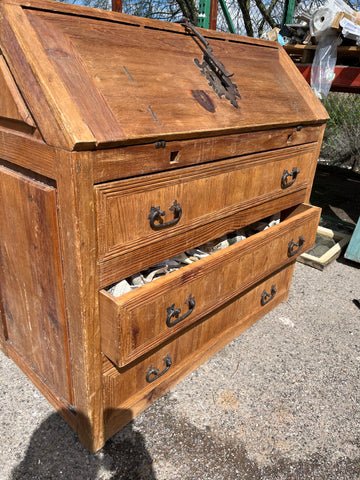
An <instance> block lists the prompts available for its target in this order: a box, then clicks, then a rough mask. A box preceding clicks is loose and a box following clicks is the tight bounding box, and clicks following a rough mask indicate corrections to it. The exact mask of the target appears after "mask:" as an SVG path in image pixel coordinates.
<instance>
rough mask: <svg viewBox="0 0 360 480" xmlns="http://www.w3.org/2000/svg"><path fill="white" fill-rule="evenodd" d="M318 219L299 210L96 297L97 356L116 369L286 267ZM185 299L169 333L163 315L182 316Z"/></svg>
mask: <svg viewBox="0 0 360 480" xmlns="http://www.w3.org/2000/svg"><path fill="white" fill-rule="evenodd" d="M319 219H320V209H319V208H316V207H304V208H299V209H297V210H296V211H295V212H292V214H291V215H290V216H289V218H287V219H286V220H284V221H282V222H281V224H280V225H276V226H274V227H272V228H270V229H268V230H265V231H263V232H260V233H258V234H255V235H253V236H252V237H250V238H248V239H246V240H243V241H242V242H240V243H238V244H236V245H233V246H230V247H228V248H226V249H224V250H221V251H219V252H217V253H215V254H213V255H211V256H210V257H207V258H204V259H202V260H200V261H198V262H196V263H194V264H192V265H188V266H186V267H183V268H181V269H180V270H177V271H176V272H172V273H171V274H170V275H166V276H164V277H162V278H160V279H157V280H156V281H155V282H152V283H150V284H148V285H145V286H144V287H141V288H139V289H136V290H134V291H132V292H129V293H127V294H126V295H123V296H121V297H119V298H114V297H113V296H112V295H110V294H109V293H107V292H106V291H102V292H101V293H100V321H101V327H102V328H101V336H102V350H103V352H104V353H105V355H107V356H108V357H109V358H110V359H111V361H112V362H114V363H115V364H116V365H118V366H120V367H121V366H124V365H126V364H128V363H130V362H131V361H132V360H134V359H136V358H137V357H140V356H142V355H143V354H144V353H146V352H148V351H150V350H151V349H153V348H155V347H157V346H158V345H159V344H161V343H163V342H164V341H166V340H168V339H169V338H171V337H173V336H174V335H176V333H177V332H178V331H180V330H183V329H184V328H186V327H188V326H189V325H190V324H192V323H194V322H196V321H197V320H198V319H199V318H201V317H202V316H204V315H206V314H209V313H210V312H211V311H212V310H216V309H217V308H219V306H221V305H222V304H223V303H226V302H227V301H228V300H230V299H231V298H233V297H234V296H236V295H237V294H239V293H240V292H241V291H243V290H246V289H247V288H249V287H250V286H251V285H253V284H255V283H257V282H258V281H260V279H261V278H262V277H264V276H265V275H269V274H271V273H272V272H273V271H274V270H276V269H277V268H279V266H283V265H285V264H287V263H289V262H291V261H292V260H293V259H294V257H295V256H292V257H289V255H288V245H289V242H291V241H294V242H298V239H299V238H300V237H303V238H304V241H305V242H304V244H303V246H302V247H301V248H299V249H298V250H297V253H296V256H297V255H299V254H300V253H302V252H304V251H305V250H308V249H309V248H311V246H312V245H313V243H314V241H315V232H316V228H317V226H318V224H319ZM190 295H191V296H192V297H193V298H194V299H195V301H196V306H195V308H194V311H193V312H192V313H191V315H190V316H189V317H188V318H186V320H185V321H183V322H181V323H179V324H178V325H176V326H175V327H171V328H169V327H168V326H167V325H166V318H167V309H168V308H169V307H170V306H171V305H175V306H176V308H181V310H182V313H181V314H182V315H183V314H184V313H185V312H186V311H187V310H188V309H189V307H188V306H187V304H186V301H187V299H188V298H189V296H190Z"/></svg>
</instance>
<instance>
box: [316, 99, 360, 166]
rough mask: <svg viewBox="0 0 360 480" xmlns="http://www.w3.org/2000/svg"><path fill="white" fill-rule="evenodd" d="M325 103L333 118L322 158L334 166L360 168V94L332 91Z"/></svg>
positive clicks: (326, 136) (329, 125) (328, 128)
mask: <svg viewBox="0 0 360 480" xmlns="http://www.w3.org/2000/svg"><path fill="white" fill-rule="evenodd" d="M324 105H325V107H326V109H327V111H328V113H329V115H330V120H329V121H328V124H327V127H326V131H325V137H324V143H323V146H322V150H321V157H322V158H323V159H324V160H325V161H327V162H328V163H331V164H333V165H339V166H343V167H346V168H352V169H353V170H355V171H360V95H356V94H349V93H335V92H332V93H330V94H329V96H328V98H327V99H326V100H325V101H324Z"/></svg>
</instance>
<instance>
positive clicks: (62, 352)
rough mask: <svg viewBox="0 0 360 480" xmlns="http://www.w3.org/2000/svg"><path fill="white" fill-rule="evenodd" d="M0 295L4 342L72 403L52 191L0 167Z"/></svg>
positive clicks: (54, 194)
mask: <svg viewBox="0 0 360 480" xmlns="http://www.w3.org/2000/svg"><path fill="white" fill-rule="evenodd" d="M0 212H1V215H0V231H1V244H0V259H1V264H0V266H1V297H2V301H3V311H4V317H5V323H6V336H7V342H8V343H9V344H10V345H11V346H12V347H13V348H14V350H16V352H17V353H18V354H19V355H20V356H22V357H23V358H24V361H25V362H26V363H27V365H28V366H29V367H30V368H31V369H32V370H34V371H35V372H36V373H37V374H38V375H39V376H40V377H41V378H42V379H43V381H46V383H47V384H48V385H49V386H50V387H51V389H53V390H54V392H56V395H58V396H60V397H63V398H64V399H65V400H67V401H69V402H70V401H71V391H70V378H69V369H70V364H69V362H70V358H69V351H68V331H67V325H66V320H65V310H64V309H65V306H64V298H63V290H62V284H63V276H62V266H61V257H60V250H59V231H58V224H57V209H56V192H55V189H54V188H53V187H51V186H48V185H45V184H43V183H40V182H38V181H35V180H32V179H30V178H28V177H25V176H24V175H22V174H20V173H18V172H15V171H12V170H10V169H8V168H5V167H3V166H0Z"/></svg>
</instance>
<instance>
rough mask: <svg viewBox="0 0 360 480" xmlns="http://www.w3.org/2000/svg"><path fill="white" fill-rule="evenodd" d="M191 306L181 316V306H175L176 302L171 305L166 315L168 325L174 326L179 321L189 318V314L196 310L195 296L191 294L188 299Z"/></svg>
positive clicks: (187, 301)
mask: <svg viewBox="0 0 360 480" xmlns="http://www.w3.org/2000/svg"><path fill="white" fill-rule="evenodd" d="M185 303H187V304H188V306H189V310H188V311H187V312H186V313H184V314H183V315H181V316H180V313H181V308H175V303H173V304H172V305H171V306H170V307H168V308H167V309H166V311H167V316H166V325H167V326H168V327H169V328H170V327H174V326H175V325H177V324H178V323H180V322H182V321H183V320H185V318H187V317H188V316H189V315H191V314H192V312H193V311H194V308H195V305H196V302H195V298H194V297H193V296H192V295H191V294H190V295H189V298H188V299H187V300H186V302H185Z"/></svg>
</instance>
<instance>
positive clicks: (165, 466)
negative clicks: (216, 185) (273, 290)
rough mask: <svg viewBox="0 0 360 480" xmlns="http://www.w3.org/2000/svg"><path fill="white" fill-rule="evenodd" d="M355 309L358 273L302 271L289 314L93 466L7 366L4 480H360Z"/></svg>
mask: <svg viewBox="0 0 360 480" xmlns="http://www.w3.org/2000/svg"><path fill="white" fill-rule="evenodd" d="M354 300H355V302H354ZM356 300H360V270H359V268H357V266H356V265H355V264H354V265H349V264H346V263H344V261H343V260H338V261H336V262H334V263H333V264H331V265H330V266H329V267H328V268H327V269H326V270H325V271H323V272H320V271H318V270H315V269H313V268H311V267H308V266H305V265H302V264H297V266H296V271H295V276H294V279H293V283H292V288H291V293H290V296H289V299H288V301H287V302H285V303H283V304H281V305H280V306H278V307H277V308H276V309H275V310H273V311H272V312H271V313H270V314H268V315H266V316H265V317H264V318H262V319H261V320H259V321H258V322H257V323H256V324H255V325H254V326H253V327H251V328H250V329H249V330H247V331H246V332H245V333H243V334H242V335H241V336H240V337H239V338H237V339H236V340H234V341H233V342H232V343H231V344H229V345H228V346H227V347H226V348H224V349H223V350H221V351H220V352H219V353H218V354H217V355H215V356H214V357H212V358H211V360H209V361H208V362H207V363H205V364H204V365H203V366H202V367H200V368H199V369H197V370H196V371H195V372H194V373H192V374H191V375H190V376H189V377H187V378H186V379H185V380H184V381H183V382H181V383H180V384H178V385H177V386H176V387H175V388H174V389H173V390H172V391H171V392H170V393H168V394H167V395H165V396H164V397H163V398H161V399H160V400H158V401H157V402H156V403H155V404H154V405H152V406H151V407H150V408H149V409H148V410H147V411H145V412H144V413H143V414H142V415H140V416H139V417H138V418H137V419H135V420H134V421H133V422H132V423H131V424H130V425H128V426H127V427H126V428H125V429H123V431H122V432H120V433H119V434H117V435H116V436H115V437H113V438H112V439H111V440H110V441H109V442H108V443H107V444H106V446H105V447H104V449H103V450H102V451H100V452H99V453H97V454H96V455H91V454H89V453H88V452H86V451H85V450H84V449H83V448H82V447H81V445H80V444H79V443H78V441H77V439H76V436H75V434H73V432H72V431H71V430H70V428H69V427H68V426H67V425H66V423H65V422H64V421H63V420H62V419H61V418H60V417H59V416H58V415H57V414H56V413H54V410H53V409H52V407H51V406H50V405H49V404H48V403H47V401H46V400H45V399H43V397H42V396H41V395H40V394H39V393H38V391H37V390H36V389H35V387H33V386H32V385H31V384H30V382H29V381H28V380H27V379H26V377H25V376H24V375H23V374H22V373H21V372H20V371H19V369H18V368H17V367H16V366H15V365H14V364H13V363H12V362H11V361H10V360H9V359H7V358H6V357H5V356H4V355H3V354H0V409H1V410H0V439H1V441H0V465H1V467H0V480H10V479H12V480H15V479H16V480H20V479H21V480H38V479H39V480H45V479H54V480H55V479H56V480H58V479H59V480H60V479H66V480H85V479H86V480H100V479H101V480H108V479H112V480H115V479H116V480H155V479H156V480H255V479H256V480H257V479H263V480H265V479H266V480H293V479H294V480H295V479H296V480H312V479H314V480H315V479H316V480H355V479H360V384H359V378H360V375H359V374H360V309H359V308H358V306H357V305H356Z"/></svg>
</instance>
